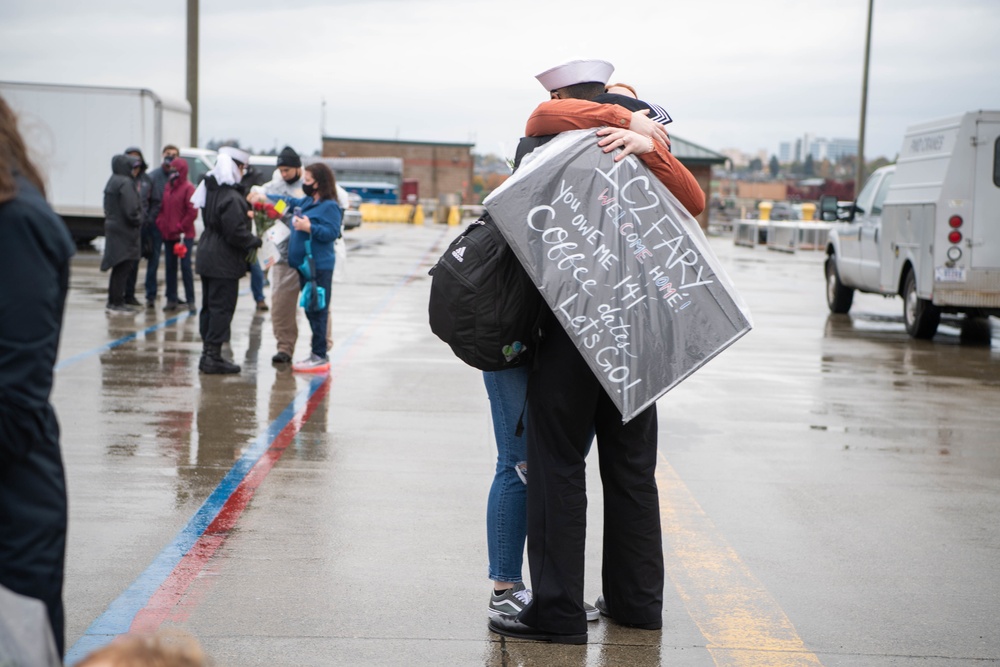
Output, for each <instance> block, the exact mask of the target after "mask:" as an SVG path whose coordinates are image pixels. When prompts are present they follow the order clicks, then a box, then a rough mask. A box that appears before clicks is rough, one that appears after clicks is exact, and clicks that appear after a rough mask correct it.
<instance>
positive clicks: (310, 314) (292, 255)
mask: <svg viewBox="0 0 1000 667" xmlns="http://www.w3.org/2000/svg"><path fill="white" fill-rule="evenodd" d="M302 191H303V192H304V193H305V195H306V196H305V197H302V198H299V199H296V198H293V197H285V196H282V195H251V198H252V199H253V200H254V201H265V200H267V199H270V200H271V201H278V200H279V199H283V200H284V201H285V203H286V204H288V207H289V210H293V211H294V210H295V208H296V207H298V208H300V209H301V215H298V216H294V217H293V218H292V228H293V229H292V235H291V236H290V237H289V239H288V264H289V265H290V266H293V267H296V268H298V269H299V284H300V285H301V286H302V287H303V288H304V287H305V286H306V283H307V282H309V279H310V276H308V275H306V274H307V273H308V272H309V271H310V269H308V268H307V267H308V266H309V262H308V257H307V256H308V255H309V254H311V255H312V259H313V262H312V264H313V266H314V267H315V272H316V275H315V276H313V278H314V279H315V281H316V285H317V286H318V287H321V288H323V289H324V290H325V291H326V296H327V298H326V301H325V303H323V304H322V305H321V307H320V308H316V309H313V308H310V307H307V308H306V318H307V319H308V320H309V327H310V328H311V329H312V350H311V353H310V355H309V357H308V358H307V359H303V360H302V361H298V362H296V363H294V364H292V370H293V371H298V372H300V373H325V372H327V371H328V370H330V359H329V357H328V356H327V349H326V323H327V319H328V318H329V317H330V298H329V296H330V287H331V285H332V283H333V265H334V260H335V258H334V254H333V242H334V241H336V240H337V239H338V238H340V228H341V220H342V217H343V211H342V209H341V208H340V204H338V203H337V183H336V181H335V180H334V177H333V172H332V171H330V168H329V167H327V166H326V165H325V164H323V163H322V162H316V163H313V164H310V165H307V166H306V168H305V170H304V172H303V174H302ZM307 244H308V245H307Z"/></svg>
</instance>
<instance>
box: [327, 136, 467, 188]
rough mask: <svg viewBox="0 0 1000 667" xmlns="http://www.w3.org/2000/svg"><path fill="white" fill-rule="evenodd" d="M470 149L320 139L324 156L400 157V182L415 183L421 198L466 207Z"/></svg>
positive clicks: (423, 143) (429, 143)
mask: <svg viewBox="0 0 1000 667" xmlns="http://www.w3.org/2000/svg"><path fill="white" fill-rule="evenodd" d="M473 146H474V144H455V143H441V142H433V141H402V140H391V139H355V138H350V137H323V157H333V158H345V157H347V158H357V157H362V158H372V157H395V158H402V160H403V179H404V180H409V179H414V180H416V181H417V182H418V184H419V188H420V190H419V196H420V198H421V199H434V200H437V201H443V202H444V203H447V204H463V203H466V204H467V203H470V202H471V201H472V167H473V161H472V147H473Z"/></svg>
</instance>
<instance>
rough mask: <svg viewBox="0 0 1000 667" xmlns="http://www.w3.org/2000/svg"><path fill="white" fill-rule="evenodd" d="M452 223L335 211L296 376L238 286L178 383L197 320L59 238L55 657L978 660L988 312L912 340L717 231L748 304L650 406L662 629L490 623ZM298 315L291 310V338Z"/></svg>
mask: <svg viewBox="0 0 1000 667" xmlns="http://www.w3.org/2000/svg"><path fill="white" fill-rule="evenodd" d="M456 234H457V230H456V229H455V228H444V227H441V226H436V227H435V226H430V225H428V226H426V227H413V226H406V225H376V224H367V223H366V224H365V225H364V226H363V227H362V228H360V229H358V230H354V231H352V232H350V233H349V234H348V236H347V240H348V245H349V249H350V254H349V261H348V263H347V272H346V273H347V275H346V278H345V279H344V280H343V281H342V282H338V283H335V284H334V288H333V294H332V298H331V303H332V309H331V310H332V318H333V335H334V339H335V347H334V350H333V352H332V354H331V359H332V370H331V373H330V375H329V376H328V377H319V378H312V377H309V376H297V375H292V374H291V373H289V372H287V371H284V370H281V369H276V368H275V367H274V366H272V364H271V363H270V358H271V355H272V354H274V352H275V344H274V337H273V335H272V331H271V322H270V318H269V314H268V313H257V312H256V311H255V310H254V303H253V300H252V298H251V297H250V295H249V292H248V282H247V279H244V281H243V284H242V287H243V292H244V293H243V294H242V295H241V297H240V302H239V306H238V309H237V312H236V316H235V318H234V322H233V339H232V343H231V346H230V347H231V351H230V350H227V352H228V353H229V354H230V356H231V357H232V358H233V359H234V360H235V361H236V362H237V363H239V364H241V365H242V366H243V371H242V373H240V374H239V375H236V376H200V375H199V373H198V370H197V364H198V357H199V354H200V349H201V344H200V339H199V336H198V328H197V318H196V317H190V316H188V314H187V313H184V314H182V315H180V316H177V317H169V316H168V315H167V314H164V313H163V312H162V311H161V310H159V308H160V307H162V304H163V301H162V294H161V299H160V301H159V302H158V307H157V310H150V311H144V312H141V313H139V314H137V315H136V316H135V317H122V316H107V315H105V313H104V308H103V305H104V301H105V294H106V286H107V282H106V279H107V275H106V274H102V273H100V272H99V271H98V264H99V257H98V256H97V254H96V253H93V252H81V253H80V254H79V255H78V256H77V257H76V258H75V259H74V265H73V274H72V288H71V292H70V297H69V302H68V307H67V314H66V320H65V327H64V332H63V337H62V344H61V348H60V357H59V358H60V362H59V366H58V370H57V375H56V386H55V391H54V393H53V402H54V404H55V406H56V409H57V413H58V416H59V419H60V423H61V425H62V433H63V435H62V444H63V455H64V459H65V463H66V468H67V477H68V485H69V493H70V535H69V546H68V557H67V572H66V588H65V595H64V598H65V603H66V614H67V646H69V647H72V648H71V649H70V654H69V660H68V662H69V663H72V662H74V661H76V660H78V659H79V658H80V657H82V656H83V655H84V654H85V653H86V652H87V651H88V650H89V649H90V648H92V647H94V646H97V645H100V644H102V643H105V642H106V641H108V640H109V639H110V638H111V637H112V636H114V635H116V634H119V633H121V632H125V631H128V630H129V628H132V629H142V630H147V629H153V628H157V627H167V626H180V627H182V628H184V629H186V630H188V631H189V632H191V633H193V634H194V635H195V636H196V637H198V638H199V640H200V641H201V642H202V644H203V646H204V647H205V648H206V649H207V651H208V652H209V654H210V655H212V656H213V657H214V659H215V660H216V663H217V664H218V665H223V666H232V667H236V666H240V665H289V666H291V665H623V664H627V665H630V666H631V667H643V666H646V665H660V664H665V665H685V666H686V665H698V666H700V665H732V666H744V665H747V666H749V665H819V664H822V665H830V666H841V665H843V666H853V665H873V666H878V667H880V666H883V665H921V666H928V665H980V664H990V663H995V662H1000V575H998V562H1000V428H998V426H1000V325H998V324H997V322H996V320H994V321H993V322H992V324H993V329H992V331H990V327H989V324H986V325H985V326H983V325H982V324H980V326H978V327H966V330H965V331H964V332H963V329H962V328H961V327H960V326H959V321H958V320H947V319H946V320H945V322H944V323H943V324H942V326H941V328H940V330H939V333H938V335H937V336H936V337H935V339H934V340H933V341H930V342H927V341H915V340H911V339H909V338H908V337H907V335H906V333H905V330H904V327H903V322H902V304H901V302H900V301H899V300H898V299H894V300H888V299H883V298H882V297H876V296H870V295H858V296H857V297H856V298H855V303H854V307H853V308H852V311H851V313H850V315H847V316H829V315H828V311H827V308H826V304H825V301H824V291H823V290H824V278H823V271H822V259H823V258H822V256H821V254H819V253H799V254H796V255H786V254H782V253H776V252H769V251H768V250H767V249H766V248H761V247H758V248H744V247H737V246H734V245H733V244H732V241H731V239H729V238H714V239H713V240H712V244H713V247H714V248H715V250H716V252H717V254H718V255H719V256H720V258H721V259H722V261H723V263H724V264H725V266H726V267H727V269H728V270H729V272H730V275H731V277H732V278H733V280H734V282H735V283H736V285H737V287H738V288H739V289H740V291H741V293H742V294H743V296H744V297H745V299H746V301H747V302H748V303H749V306H750V308H751V311H752V313H753V317H754V323H755V329H754V331H752V332H751V333H750V334H749V335H748V336H746V337H745V338H743V339H742V340H740V341H739V342H737V343H736V344H735V345H734V346H733V347H732V348H730V349H729V350H727V351H726V352H724V353H723V354H722V355H720V356H719V357H718V358H716V359H714V360H713V361H712V362H710V363H709V364H708V365H707V366H706V367H704V368H703V369H702V370H700V371H699V372H698V373H696V374H695V375H694V376H692V377H691V378H689V379H688V380H686V381H685V382H684V383H683V384H681V385H680V386H679V387H677V388H676V389H674V390H673V391H671V392H670V393H669V394H667V395H666V396H665V397H664V398H662V399H661V400H660V401H659V402H658V409H659V416H660V419H659V423H660V451H661V457H660V466H659V469H658V473H657V477H658V481H659V484H660V490H661V491H660V492H661V512H662V524H663V531H664V537H665V539H664V558H665V564H666V566H667V572H668V575H669V576H668V580H667V586H666V590H665V594H664V597H665V610H664V627H663V630H662V631H659V632H649V631H639V630H629V629H626V628H621V627H618V626H615V625H614V624H612V623H611V622H609V621H607V620H601V621H598V622H596V623H591V624H590V635H589V644H588V645H587V646H579V647H577V646H572V647H571V646H549V645H540V644H535V643H526V642H519V641H512V640H506V639H503V638H500V637H497V636H495V635H491V634H490V633H489V632H488V631H487V627H486V619H487V614H486V607H487V603H488V591H489V584H488V581H487V578H486V539H485V538H486V536H485V509H486V496H487V490H488V488H489V484H490V480H491V479H492V470H493V465H494V460H495V448H494V445H493V440H492V428H491V425H490V417H489V408H488V403H487V398H486V392H485V389H484V387H483V385H482V380H481V376H480V374H479V373H478V372H477V371H475V370H473V369H471V368H469V367H467V366H465V365H463V364H462V363H461V362H459V361H458V360H457V359H456V358H455V357H454V356H453V355H452V354H451V352H450V351H449V350H448V348H447V347H446V346H445V345H444V344H443V343H441V342H440V341H438V339H437V338H435V337H434V336H433V334H431V332H430V331H429V329H428V326H427V317H426V306H427V293H428V287H429V278H428V277H427V268H428V267H429V266H430V265H431V264H432V263H433V261H434V260H435V259H436V258H437V256H438V255H439V254H440V253H441V252H442V251H443V250H444V247H445V246H446V244H447V242H448V241H450V240H451V238H453V237H454V236H455V235H456ZM161 271H162V270H161ZM161 281H162V274H161ZM140 283H141V281H140ZM198 288H199V291H200V285H199V286H198ZM161 290H162V284H161ZM140 291H141V287H140ZM307 332H308V327H307V324H306V322H305V320H304V316H301V315H300V337H299V345H298V350H297V351H298V353H299V354H300V355H301V354H304V352H305V351H306V349H307V342H308V339H307V335H308V334H307ZM991 336H992V338H991ZM596 468H597V467H596V465H595V466H591V470H590V471H589V472H588V488H589V490H590V491H589V493H590V511H589V517H588V543H587V544H588V546H587V585H586V592H587V599H588V600H589V601H591V602H593V600H594V599H595V598H596V597H597V596H598V595H599V594H600V592H601V591H600V566H601V563H600V535H601V527H602V516H601V513H600V511H599V508H600V506H601V502H600V498H601V489H600V478H599V476H598V474H597V469H596ZM527 574H528V573H527V565H526V566H525V576H526V577H527Z"/></svg>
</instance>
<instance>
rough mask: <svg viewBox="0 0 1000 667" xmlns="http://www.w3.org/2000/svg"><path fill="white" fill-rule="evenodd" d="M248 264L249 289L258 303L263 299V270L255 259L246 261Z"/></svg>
mask: <svg viewBox="0 0 1000 667" xmlns="http://www.w3.org/2000/svg"><path fill="white" fill-rule="evenodd" d="M248 266H249V267H250V291H251V292H252V293H253V300H254V301H256V302H257V303H260V302H261V301H263V300H264V272H263V271H262V270H261V268H260V264H258V263H257V262H256V260H255V261H253V262H248Z"/></svg>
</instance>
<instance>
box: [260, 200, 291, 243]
mask: <svg viewBox="0 0 1000 667" xmlns="http://www.w3.org/2000/svg"><path fill="white" fill-rule="evenodd" d="M284 212H285V202H284V201H278V203H277V204H272V203H271V202H255V203H254V205H253V223H254V226H255V227H256V228H257V236H260V237H263V236H264V232H266V231H267V230H268V229H270V228H271V227H272V226H273V225H274V221H275V220H277V219H278V218H280V217H281V216H282V214H284Z"/></svg>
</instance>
